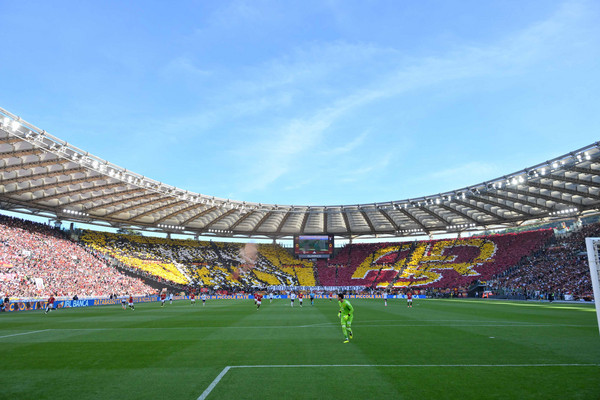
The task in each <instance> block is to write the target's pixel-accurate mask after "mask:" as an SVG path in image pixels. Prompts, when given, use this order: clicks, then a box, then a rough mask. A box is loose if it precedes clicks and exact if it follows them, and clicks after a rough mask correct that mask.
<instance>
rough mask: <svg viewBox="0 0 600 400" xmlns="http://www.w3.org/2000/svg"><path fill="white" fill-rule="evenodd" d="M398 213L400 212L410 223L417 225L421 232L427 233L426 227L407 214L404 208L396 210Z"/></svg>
mask: <svg viewBox="0 0 600 400" xmlns="http://www.w3.org/2000/svg"><path fill="white" fill-rule="evenodd" d="M398 211H400V212H401V213H402V214H404V215H406V216H407V217H408V219H410V220H411V221H412V222H414V223H415V224H417V225H418V226H419V228H421V230H422V231H423V232H425V233H429V229H427V227H426V226H425V225H423V223H422V222H421V221H419V219H418V218H416V217H415V216H414V215H412V214H411V213H409V212H408V210H405V209H404V208H398Z"/></svg>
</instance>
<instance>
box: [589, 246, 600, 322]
mask: <svg viewBox="0 0 600 400" xmlns="http://www.w3.org/2000/svg"><path fill="white" fill-rule="evenodd" d="M585 246H586V247H587V253H588V262H589V264H590V274H591V277H592V288H593V289H594V302H595V304H596V317H597V318H598V329H600V305H599V304H598V303H600V269H599V268H600V238H586V239H585Z"/></svg>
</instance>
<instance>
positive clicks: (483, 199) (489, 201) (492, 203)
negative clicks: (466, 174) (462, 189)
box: [470, 194, 535, 217]
mask: <svg viewBox="0 0 600 400" xmlns="http://www.w3.org/2000/svg"><path fill="white" fill-rule="evenodd" d="M470 197H471V198H472V199H473V200H475V201H480V202H482V203H485V204H489V205H490V206H496V207H500V208H504V209H505V210H509V211H513V212H516V213H517V214H521V215H525V216H527V217H533V216H535V215H534V214H530V213H528V212H525V211H523V210H519V209H518V208H515V207H511V206H509V205H507V204H503V203H499V202H497V201H494V200H489V199H486V198H483V197H481V196H477V195H474V194H472V195H471V196H470Z"/></svg>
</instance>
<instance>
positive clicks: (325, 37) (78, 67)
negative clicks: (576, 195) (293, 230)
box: [0, 0, 600, 205]
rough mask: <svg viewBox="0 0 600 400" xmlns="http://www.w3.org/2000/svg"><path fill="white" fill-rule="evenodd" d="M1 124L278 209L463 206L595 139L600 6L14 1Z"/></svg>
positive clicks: (187, 185) (1, 76) (4, 31)
mask: <svg viewBox="0 0 600 400" xmlns="http://www.w3.org/2000/svg"><path fill="white" fill-rule="evenodd" d="M0 11H1V12H0V14H1V15H2V28H1V29H0V38H2V51H1V52H0V80H1V85H0V107H3V108H5V109H7V110H9V111H11V112H12V113H15V114H17V115H19V116H20V117H22V118H23V119H25V120H27V121H28V122H30V123H33V124H34V125H36V126H38V127H40V128H41V129H45V130H46V131H48V132H50V133H51V134H53V135H54V136H57V137H59V138H61V139H63V140H66V141H68V142H69V143H71V144H73V145H75V146H77V147H79V148H82V149H84V150H87V151H89V152H90V153H92V154H95V155H97V156H99V157H102V158H104V159H107V160H109V161H111V162H113V163H115V164H117V165H120V166H122V167H125V168H127V169H129V170H132V171H135V172H137V173H140V174H143V175H145V176H148V177H151V178H153V179H157V180H160V181H162V182H166V183H169V184H172V185H175V186H178V187H181V188H183V189H186V190H190V191H194V192H199V193H203V194H208V195H214V196H217V197H222V198H230V199H235V200H244V201H251V202H262V203H274V204H303V205H304V204H305V205H335V204H355V203H368V202H374V201H388V200H401V199H406V198H411V197H418V196H423V195H430V194H435V193H439V192H444V191H448V190H453V189H458V188H461V187H463V186H467V185H470V184H476V183H479V182H482V181H485V180H488V179H492V178H496V177H498V176H501V175H504V174H507V173H510V172H513V171H516V170H520V169H522V168H524V167H527V166H530V165H533V164H537V163H539V162H542V161H545V160H547V159H550V158H553V157H555V156H558V155H561V154H564V153H567V152H569V151H571V150H575V149H577V148H580V147H583V146H585V145H587V144H590V143H592V142H595V141H597V140H600V135H599V134H598V133H599V132H600V102H599V95H598V93H600V80H599V76H600V73H599V71H600V24H598V21H600V3H599V2H597V1H551V0H544V1H526V2H523V1H496V2H486V1H413V2H411V1H298V2H288V1H177V2H164V1H103V2H81V1H56V2H48V1H27V2H15V1H8V0H0Z"/></svg>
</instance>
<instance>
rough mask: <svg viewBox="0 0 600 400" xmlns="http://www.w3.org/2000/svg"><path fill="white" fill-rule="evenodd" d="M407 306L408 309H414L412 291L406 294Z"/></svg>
mask: <svg viewBox="0 0 600 400" xmlns="http://www.w3.org/2000/svg"><path fill="white" fill-rule="evenodd" d="M406 305H407V306H408V308H412V292H411V291H410V290H409V291H408V292H406Z"/></svg>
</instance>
